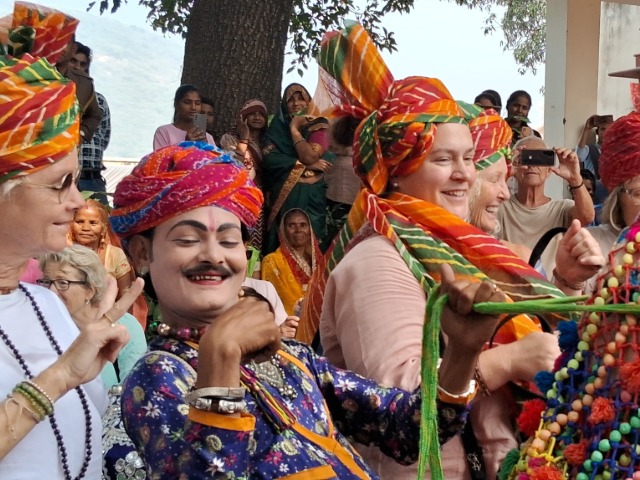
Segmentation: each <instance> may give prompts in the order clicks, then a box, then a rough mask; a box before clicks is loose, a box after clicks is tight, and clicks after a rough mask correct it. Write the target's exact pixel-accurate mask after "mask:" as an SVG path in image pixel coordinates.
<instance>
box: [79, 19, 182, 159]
mask: <svg viewBox="0 0 640 480" xmlns="http://www.w3.org/2000/svg"><path fill="white" fill-rule="evenodd" d="M68 13H69V14H71V15H73V16H75V17H76V18H78V19H79V20H80V26H79V27H78V31H77V34H76V38H77V39H78V41H80V42H82V43H84V44H86V45H88V46H89V47H91V49H92V50H93V52H94V59H93V64H92V66H91V76H92V77H93V79H94V82H95V85H96V90H97V91H98V92H100V93H102V94H103V95H104V96H105V97H106V99H107V102H108V103H109V108H110V110H111V126H112V135H111V144H110V145H109V148H108V150H107V152H106V156H107V157H126V158H138V159H139V158H141V157H142V156H143V155H145V154H147V153H149V152H150V151H151V149H152V141H153V133H154V132H155V129H156V128H157V127H159V126H160V125H164V124H166V123H169V122H170V121H171V118H172V115H173V95H174V93H175V90H176V88H178V86H179V85H180V78H181V76H182V59H183V49H184V42H183V40H182V39H181V38H178V37H164V36H163V35H162V34H159V33H154V32H150V31H145V30H143V29H141V28H139V27H135V26H130V25H125V24H123V23H120V22H118V21H116V20H113V19H111V18H110V17H109V15H103V16H101V17H96V16H94V15H88V14H87V13H86V12H83V11H69V12H68Z"/></svg>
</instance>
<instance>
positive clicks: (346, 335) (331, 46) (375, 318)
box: [308, 26, 561, 479]
mask: <svg viewBox="0 0 640 480" xmlns="http://www.w3.org/2000/svg"><path fill="white" fill-rule="evenodd" d="M365 36H366V33H365V32H364V31H363V30H362V28H361V27H359V26H349V27H347V28H346V30H345V31H344V32H342V34H340V35H335V36H333V37H331V38H330V39H329V41H328V42H326V43H324V44H323V46H322V48H321V55H320V58H321V66H322V67H323V68H324V69H325V70H326V71H327V72H333V73H334V74H335V75H336V77H339V78H336V80H337V81H338V83H339V85H334V84H332V85H330V87H331V88H330V91H332V92H338V95H336V98H351V99H354V98H357V99H360V102H359V103H357V104H355V105H351V106H345V105H337V106H336V107H337V108H335V110H338V111H343V112H351V113H357V114H359V115H360V118H361V119H362V120H361V123H360V126H359V127H358V129H357V131H356V135H355V139H354V143H353V146H354V152H353V158H354V166H355V169H356V172H358V173H359V174H360V176H361V178H362V180H363V182H364V183H365V185H366V188H365V189H363V190H362V191H361V192H360V194H359V197H358V199H357V200H356V203H355V204H354V207H353V209H352V211H351V213H350V215H349V219H348V221H347V224H346V227H345V229H343V231H342V232H341V235H340V237H339V239H340V241H339V242H337V243H336V246H335V248H334V250H333V252H332V255H331V256H330V258H329V259H328V260H327V264H328V265H329V266H331V267H333V266H334V265H336V264H337V266H335V268H334V269H333V271H332V272H331V274H330V276H329V277H328V280H327V284H326V290H325V294H324V301H323V303H322V310H321V319H320V333H321V339H322V344H323V346H324V348H325V350H324V351H325V353H326V355H327V357H328V358H329V359H330V361H332V362H334V363H335V364H336V365H337V366H339V367H342V368H348V369H351V370H353V371H355V372H356V373H359V374H361V375H364V376H367V377H371V378H373V379H375V380H377V381H378V382H380V383H381V384H384V385H390V386H394V387H397V388H403V389H408V390H411V389H412V388H415V387H416V386H417V385H419V384H420V382H421V381H422V375H421V368H420V366H421V361H422V358H423V355H429V356H431V355H434V354H437V351H436V352H434V351H432V350H431V347H423V344H422V341H421V339H422V332H423V329H424V328H425V322H426V328H433V327H432V326H431V325H433V322H432V320H431V318H425V309H426V305H427V300H428V298H430V295H431V294H432V290H431V285H433V284H435V283H436V282H438V281H440V280H441V275H440V271H439V269H440V265H442V264H443V263H445V264H450V265H452V266H453V268H454V272H455V276H456V278H457V279H458V280H459V281H464V280H469V281H478V280H479V279H486V278H490V279H491V280H492V281H493V282H495V283H496V285H498V287H499V288H500V289H501V290H503V291H505V292H507V293H508V294H509V296H510V297H512V298H514V299H522V298H525V297H529V298H531V297H544V296H546V295H561V293H560V292H559V291H558V290H557V289H556V288H554V287H553V286H552V285H551V284H549V283H548V282H547V281H546V280H545V279H543V278H541V276H540V275H539V274H538V273H537V272H535V271H534V270H532V269H531V268H530V267H529V266H528V265H526V264H525V263H524V262H523V261H522V260H521V259H519V258H518V257H517V256H516V255H515V254H513V253H512V252H511V251H510V250H509V249H507V248H506V247H505V246H504V245H502V244H501V243H500V242H498V241H497V240H496V239H494V238H493V237H490V236H488V235H486V234H484V233H483V232H482V231H480V230H478V229H476V228H474V227H473V226H471V225H469V224H468V223H466V222H465V220H464V219H466V218H467V217H468V215H469V206H468V204H469V198H470V196H471V193H472V191H473V185H474V181H475V179H476V170H475V166H474V161H473V160H474V142H473V139H472V137H471V134H470V131H469V127H468V125H467V124H466V122H465V112H464V111H463V110H461V109H460V107H459V106H458V104H457V103H456V102H455V101H454V100H453V99H452V97H451V95H450V94H449V92H448V91H447V89H446V88H445V86H444V85H443V84H442V83H441V82H440V81H439V80H437V79H430V78H423V77H409V78H407V79H403V80H396V81H394V79H393V77H392V75H391V73H390V72H389V70H388V69H387V67H386V65H385V64H384V62H383V60H382V58H381V57H380V55H379V53H378V52H377V51H376V50H375V47H374V46H373V43H372V42H371V41H370V40H366V39H365ZM354 65H358V66H362V65H366V68H367V71H365V72H354V71H350V70H349V69H348V67H349V66H354ZM369 69H370V71H371V72H372V73H373V72H376V74H375V78H377V79H378V82H377V83H374V84H372V85H364V84H360V83H359V82H358V81H357V78H361V77H362V76H364V75H366V74H367V72H368V70H369ZM340 88H342V89H343V90H344V91H341V90H340ZM417 92H420V94H417ZM312 294H313V295H311V297H310V299H309V302H308V303H309V305H317V298H318V297H317V296H316V295H315V291H312ZM436 333H437V332H436ZM487 333H488V332H487ZM450 346H451V344H450V343H447V346H446V348H445V349H444V354H445V355H447V352H448V350H449V348H450ZM436 348H437V347H436ZM554 352H555V353H557V349H556V350H553V349H550V351H544V352H538V351H535V350H531V349H530V350H528V351H527V352H526V355H527V362H523V364H524V367H525V368H524V369H523V368H522V366H523V364H520V363H519V362H517V361H514V356H515V354H516V350H515V348H514V347H513V346H512V345H503V346H499V347H496V348H494V349H492V350H487V351H484V352H482V353H481V354H480V356H479V359H478V358H475V357H474V358H472V359H470V360H471V361H472V362H473V367H474V370H476V372H477V373H476V380H478V381H479V382H480V384H481V385H482V391H485V390H487V391H488V390H489V389H490V388H496V386H499V385H502V384H504V383H506V381H508V380H509V379H511V378H520V377H524V378H530V377H531V376H532V375H533V374H532V373H531V372H533V371H537V370H541V369H544V368H549V367H550V366H551V363H552V359H553V355H554ZM519 354H520V355H522V356H524V355H525V352H519ZM550 359H551V361H550ZM465 361H469V360H468V359H467V358H465ZM489 362H491V364H493V365H495V366H496V368H495V369H492V375H491V378H490V379H484V378H483V377H484V370H485V365H487V364H488V363H489ZM525 363H526V364H525ZM476 365H477V366H478V368H477V369H476ZM356 441H357V439H356ZM512 441H513V440H512ZM452 445H453V444H452V442H449V443H448V444H446V445H445V446H444V447H443V460H444V462H443V470H444V477H445V478H463V475H464V473H465V471H467V465H466V462H465V459H464V456H463V455H461V454H459V453H458V455H449V454H447V451H448V449H451V448H456V447H455V446H452ZM358 450H359V451H361V452H362V453H363V455H364V458H365V461H367V462H368V463H369V465H371V466H372V468H374V469H375V470H376V471H377V472H378V473H379V474H380V476H381V477H383V478H393V479H401V478H416V469H415V467H414V468H411V467H409V468H408V467H403V466H401V465H396V464H393V463H392V462H389V461H388V460H387V459H386V458H384V457H383V456H382V455H380V454H379V452H375V451H373V450H371V449H367V448H365V447H360V446H359V448H358ZM496 450H498V448H496ZM492 464H494V465H495V461H492ZM494 470H495V466H494Z"/></svg>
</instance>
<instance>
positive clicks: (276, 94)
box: [182, 0, 293, 138]
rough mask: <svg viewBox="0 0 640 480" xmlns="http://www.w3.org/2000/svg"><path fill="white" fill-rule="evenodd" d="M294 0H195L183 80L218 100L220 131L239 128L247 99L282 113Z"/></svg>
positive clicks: (202, 93) (216, 102) (186, 45)
mask: <svg viewBox="0 0 640 480" xmlns="http://www.w3.org/2000/svg"><path fill="white" fill-rule="evenodd" d="M292 12H293V2H292V1H291V0H195V1H194V2H193V10H192V11H191V14H190V17H189V34H188V35H187V39H186V43H185V53H184V69H183V72H182V83H190V84H193V85H195V86H196V87H198V89H199V90H200V92H201V95H203V96H207V97H209V98H211V99H212V100H213V103H214V105H215V115H216V124H215V133H216V137H217V138H219V137H220V136H221V135H222V134H223V133H225V132H228V131H229V130H231V129H233V128H234V127H235V125H236V120H237V117H238V113H239V111H240V108H241V107H242V105H243V104H244V102H245V101H247V100H249V99H252V98H258V99H260V100H262V101H263V102H265V103H266V105H267V108H268V110H269V113H270V114H273V113H275V112H276V108H277V107H278V104H279V99H280V90H281V83H282V68H283V64H284V52H285V48H286V44H287V33H288V27H289V21H290V18H291V15H292Z"/></svg>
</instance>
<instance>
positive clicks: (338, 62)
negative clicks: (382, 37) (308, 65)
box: [310, 22, 465, 194]
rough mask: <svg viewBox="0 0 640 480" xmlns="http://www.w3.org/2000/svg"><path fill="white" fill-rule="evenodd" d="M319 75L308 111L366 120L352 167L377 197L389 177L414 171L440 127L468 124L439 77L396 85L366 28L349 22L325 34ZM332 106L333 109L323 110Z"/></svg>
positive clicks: (360, 129)
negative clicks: (438, 125)
mask: <svg viewBox="0 0 640 480" xmlns="http://www.w3.org/2000/svg"><path fill="white" fill-rule="evenodd" d="M318 63H319V65H320V67H321V68H322V69H323V70H325V72H326V73H323V74H321V76H320V80H319V83H318V90H317V91H316V95H314V105H312V107H311V109H310V111H312V112H314V111H318V110H322V111H323V113H322V114H323V116H328V117H335V116H344V115H350V116H353V117H355V118H359V119H362V120H363V121H362V122H361V123H360V125H359V126H358V128H357V130H356V132H355V139H354V144H353V164H354V168H355V170H356V173H357V174H358V175H359V176H360V177H361V178H362V180H363V182H364V184H365V185H366V186H367V187H368V188H369V189H370V190H371V191H372V192H373V193H375V194H380V193H382V192H383V191H385V190H386V189H387V183H388V180H389V177H390V176H402V175H409V174H410V173H413V172H415V171H416V170H417V169H418V167H420V165H422V162H423V161H424V160H425V158H426V157H427V156H428V154H429V151H430V149H431V146H432V145H433V139H434V134H435V131H436V125H435V124H436V123H465V119H464V112H462V111H461V109H460V107H459V106H458V104H457V103H456V101H455V100H454V99H453V98H452V96H451V94H450V93H449V91H448V90H447V88H446V87H445V86H444V84H443V83H442V82H441V81H440V80H438V79H436V78H426V77H408V78H405V79H403V80H397V81H394V78H393V76H392V75H391V72H390V71H389V69H388V67H387V65H386V64H385V63H384V61H383V60H382V57H381V55H380V53H379V52H378V50H377V49H376V47H375V45H374V43H373V41H372V40H371V37H369V35H368V34H367V32H366V31H365V30H364V28H363V27H362V26H361V25H359V24H356V23H352V22H349V23H348V24H347V26H346V28H345V29H344V30H341V31H340V32H332V33H331V34H329V35H327V36H325V38H324V40H323V42H322V46H321V51H320V56H319V57H318ZM325 107H330V108H328V109H327V108H325Z"/></svg>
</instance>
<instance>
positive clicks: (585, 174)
mask: <svg viewBox="0 0 640 480" xmlns="http://www.w3.org/2000/svg"><path fill="white" fill-rule="evenodd" d="M580 176H581V177H582V180H589V181H590V182H591V183H593V188H596V176H595V175H594V174H593V172H592V171H591V170H589V169H588V168H581V169H580Z"/></svg>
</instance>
